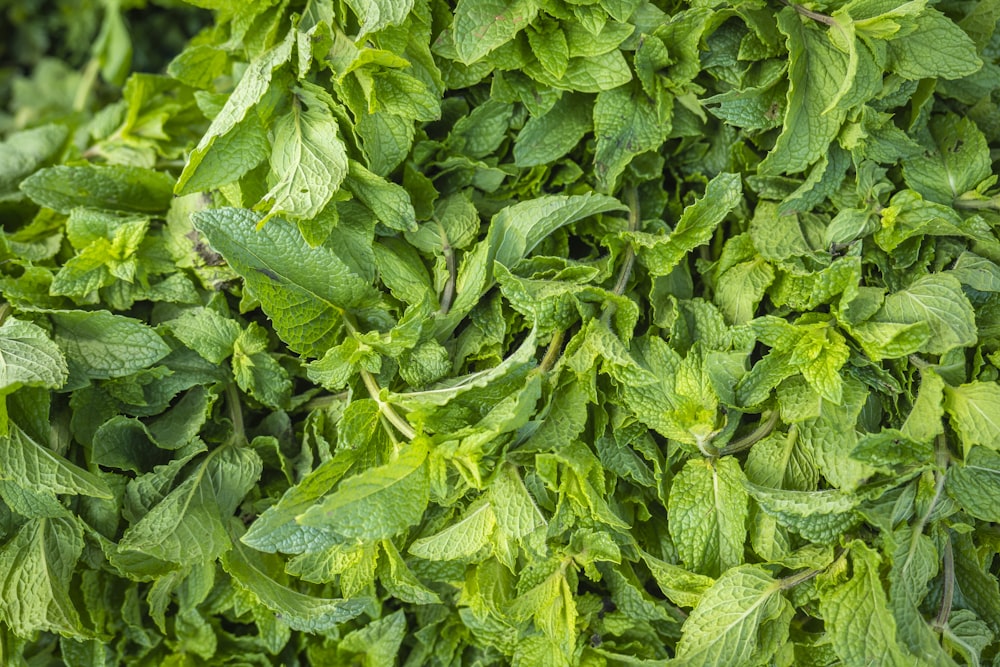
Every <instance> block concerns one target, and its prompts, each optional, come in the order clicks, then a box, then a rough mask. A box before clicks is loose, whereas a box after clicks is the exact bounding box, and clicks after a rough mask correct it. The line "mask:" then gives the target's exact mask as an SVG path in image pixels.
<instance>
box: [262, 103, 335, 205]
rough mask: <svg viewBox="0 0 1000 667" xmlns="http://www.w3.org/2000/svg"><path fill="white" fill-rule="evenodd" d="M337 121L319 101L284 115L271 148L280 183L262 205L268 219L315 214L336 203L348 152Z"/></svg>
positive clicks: (276, 181) (296, 106) (269, 192)
mask: <svg viewBox="0 0 1000 667" xmlns="http://www.w3.org/2000/svg"><path fill="white" fill-rule="evenodd" d="M338 133H339V131H338V127H337V121H336V120H334V118H333V115H332V114H331V113H330V111H329V110H328V109H326V108H324V107H321V106H319V105H315V106H313V107H310V108H309V109H305V110H303V109H302V108H301V105H300V104H295V105H293V106H292V111H291V112H290V113H288V114H285V115H284V116H282V117H280V118H278V120H277V121H276V122H275V127H274V146H273V148H272V151H271V175H272V177H273V178H274V180H275V183H274V185H273V186H272V187H271V189H270V190H269V191H268V193H267V194H266V195H264V198H263V200H262V201H261V204H259V205H258V208H261V207H264V206H266V207H268V209H269V211H268V217H271V216H274V215H283V216H286V217H288V218H289V219H292V220H295V219H300V218H303V219H310V218H314V217H315V216H316V215H317V214H319V212H320V211H322V210H323V208H324V207H325V206H326V205H327V204H328V203H329V202H330V199H331V198H333V195H334V193H335V192H337V190H338V189H339V188H340V184H341V183H342V182H343V180H344V177H346V176H347V150H346V148H345V147H344V142H343V140H341V138H340V137H339V136H338Z"/></svg>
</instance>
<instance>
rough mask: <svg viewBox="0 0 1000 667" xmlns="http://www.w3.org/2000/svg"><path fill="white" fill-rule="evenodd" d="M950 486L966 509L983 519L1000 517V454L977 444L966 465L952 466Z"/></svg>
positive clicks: (949, 471) (948, 486)
mask: <svg viewBox="0 0 1000 667" xmlns="http://www.w3.org/2000/svg"><path fill="white" fill-rule="evenodd" d="M947 479H948V482H947V486H946V488H947V489H948V493H949V494H951V497H952V498H954V499H955V500H957V501H958V504H959V505H961V506H962V508H963V509H964V510H965V511H966V512H968V513H969V514H971V515H972V516H974V517H976V518H977V519H982V520H983V521H997V520H998V519H997V517H998V516H1000V454H997V453H996V452H993V451H990V450H988V449H986V448H984V447H973V448H972V449H971V450H970V451H969V453H968V455H967V456H966V459H965V464H964V465H959V466H953V467H951V468H949V469H948V477H947Z"/></svg>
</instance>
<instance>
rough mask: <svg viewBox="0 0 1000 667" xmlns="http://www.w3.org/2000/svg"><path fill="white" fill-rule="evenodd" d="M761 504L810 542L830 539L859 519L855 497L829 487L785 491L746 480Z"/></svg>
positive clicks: (756, 499) (761, 506) (823, 541)
mask: <svg viewBox="0 0 1000 667" xmlns="http://www.w3.org/2000/svg"><path fill="white" fill-rule="evenodd" d="M747 490H748V491H749V492H750V495H751V496H753V499H754V500H755V501H757V504H758V505H760V508H761V509H762V510H764V511H765V512H766V513H767V514H769V515H771V516H773V517H774V518H775V519H777V520H778V522H779V523H780V524H781V525H783V526H786V527H787V528H789V529H791V530H793V531H795V532H797V533H799V534H800V535H802V537H804V538H806V539H807V540H809V541H811V542H818V543H821V544H822V543H831V542H834V541H836V540H837V539H838V538H839V537H840V536H841V535H843V534H844V533H845V532H847V531H848V530H850V529H851V528H852V527H854V526H855V525H857V524H858V522H859V521H861V517H860V515H858V513H857V512H855V509H856V508H857V506H858V502H859V500H858V498H857V497H855V496H853V495H849V494H846V493H843V492H841V491H838V490H836V489H829V490H825V491H786V490H778V489H766V488H764V487H760V486H757V485H756V484H747Z"/></svg>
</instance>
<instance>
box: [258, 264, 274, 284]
mask: <svg viewBox="0 0 1000 667" xmlns="http://www.w3.org/2000/svg"><path fill="white" fill-rule="evenodd" d="M253 270H254V271H256V272H257V273H263V274H264V275H265V276H267V277H268V278H270V279H271V280H273V281H274V282H276V283H280V282H281V276H279V275H278V274H277V273H275V272H274V271H272V270H271V269H262V268H260V267H258V266H255V267H254V268H253Z"/></svg>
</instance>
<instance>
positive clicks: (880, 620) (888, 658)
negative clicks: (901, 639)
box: [819, 543, 912, 665]
mask: <svg viewBox="0 0 1000 667" xmlns="http://www.w3.org/2000/svg"><path fill="white" fill-rule="evenodd" d="M850 553H851V565H852V566H853V569H854V573H853V576H851V578H850V579H849V580H847V581H846V582H844V583H841V584H839V585H835V586H831V587H828V588H826V589H824V590H822V591H821V593H820V603H819V605H820V606H819V610H820V613H821V614H822V615H823V619H824V620H825V622H826V624H827V626H828V627H829V632H830V638H831V640H832V642H833V647H834V650H835V651H836V652H837V655H838V656H839V657H840V658H841V659H842V660H844V661H845V662H848V663H854V662H857V663H863V662H865V661H872V660H875V661H878V662H879V663H881V664H885V665H907V664H912V658H911V657H910V656H908V655H907V654H906V653H905V651H904V650H903V649H902V648H901V647H900V646H899V644H898V643H897V641H896V623H895V621H894V620H893V618H892V616H891V615H890V613H889V609H888V607H887V600H886V595H885V590H884V589H883V588H882V582H881V581H880V579H879V576H878V565H879V560H880V559H879V556H878V554H877V553H876V552H875V551H872V550H871V549H869V548H868V547H865V546H863V545H860V544H858V543H854V544H853V545H852V547H851V551H850Z"/></svg>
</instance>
